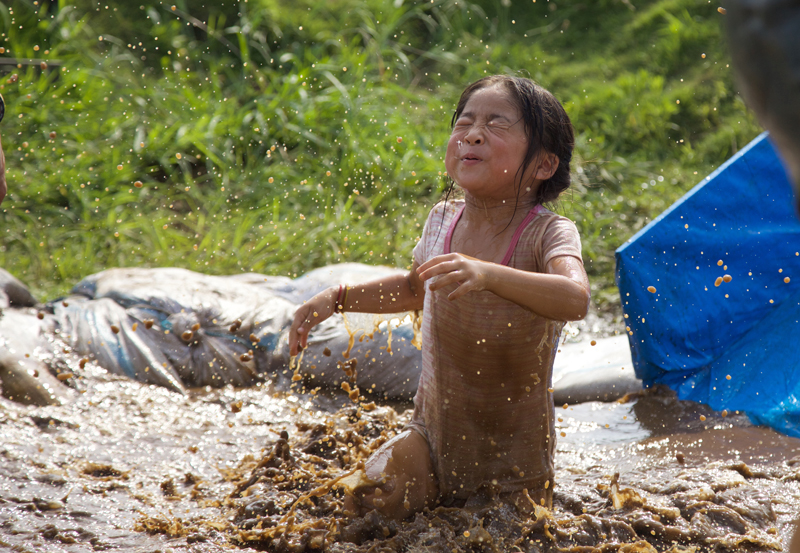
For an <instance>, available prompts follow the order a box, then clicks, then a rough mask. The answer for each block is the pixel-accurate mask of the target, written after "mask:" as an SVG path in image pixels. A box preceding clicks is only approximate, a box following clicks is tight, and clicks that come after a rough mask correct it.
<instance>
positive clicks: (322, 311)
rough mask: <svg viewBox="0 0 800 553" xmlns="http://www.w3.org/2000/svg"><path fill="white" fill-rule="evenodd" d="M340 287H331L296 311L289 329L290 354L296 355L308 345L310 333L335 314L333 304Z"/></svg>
mask: <svg viewBox="0 0 800 553" xmlns="http://www.w3.org/2000/svg"><path fill="white" fill-rule="evenodd" d="M338 294H339V287H338V286H335V287H331V288H328V289H327V290H324V291H322V292H320V293H319V294H317V295H316V296H314V297H313V298H311V299H310V300H308V301H307V302H306V303H304V304H303V305H301V306H300V308H299V309H298V310H297V311H295V314H294V320H293V321H292V326H291V328H290V329H289V355H291V356H292V357H294V356H295V355H297V354H298V353H299V352H300V351H301V350H302V349H304V348H305V347H306V346H308V333H309V332H311V329H312V328H314V327H315V326H317V325H318V324H319V323H321V322H322V321H324V320H325V319H327V318H328V317H330V316H331V315H333V304H334V303H335V302H336V296H338Z"/></svg>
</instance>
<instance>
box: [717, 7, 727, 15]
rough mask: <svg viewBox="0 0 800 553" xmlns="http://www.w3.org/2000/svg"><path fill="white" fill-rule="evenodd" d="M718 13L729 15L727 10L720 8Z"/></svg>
mask: <svg viewBox="0 0 800 553" xmlns="http://www.w3.org/2000/svg"><path fill="white" fill-rule="evenodd" d="M717 11H718V12H719V13H721V14H722V15H725V14H726V13H728V10H726V9H725V8H723V7H719V8H717Z"/></svg>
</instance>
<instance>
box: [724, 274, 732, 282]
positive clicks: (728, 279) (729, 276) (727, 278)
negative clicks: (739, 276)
mask: <svg viewBox="0 0 800 553" xmlns="http://www.w3.org/2000/svg"><path fill="white" fill-rule="evenodd" d="M722 280H723V281H724V282H730V281H732V280H733V277H732V276H731V275H725V276H724V277H722Z"/></svg>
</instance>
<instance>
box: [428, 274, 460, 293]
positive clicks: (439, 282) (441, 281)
mask: <svg viewBox="0 0 800 553" xmlns="http://www.w3.org/2000/svg"><path fill="white" fill-rule="evenodd" d="M463 278H464V277H463V276H462V275H461V273H460V272H449V273H447V274H444V275H441V276H439V278H438V279H436V282H434V283H433V284H431V286H430V289H431V291H436V290H438V289H440V288H444V287H445V286H449V285H450V284H458V283H459V282H460V281H461V280H462V279H463Z"/></svg>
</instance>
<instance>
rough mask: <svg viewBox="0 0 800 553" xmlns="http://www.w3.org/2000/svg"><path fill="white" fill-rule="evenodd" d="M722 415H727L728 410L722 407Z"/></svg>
mask: <svg viewBox="0 0 800 553" xmlns="http://www.w3.org/2000/svg"><path fill="white" fill-rule="evenodd" d="M722 416H723V417H727V416H728V410H727V409H723V410H722Z"/></svg>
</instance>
